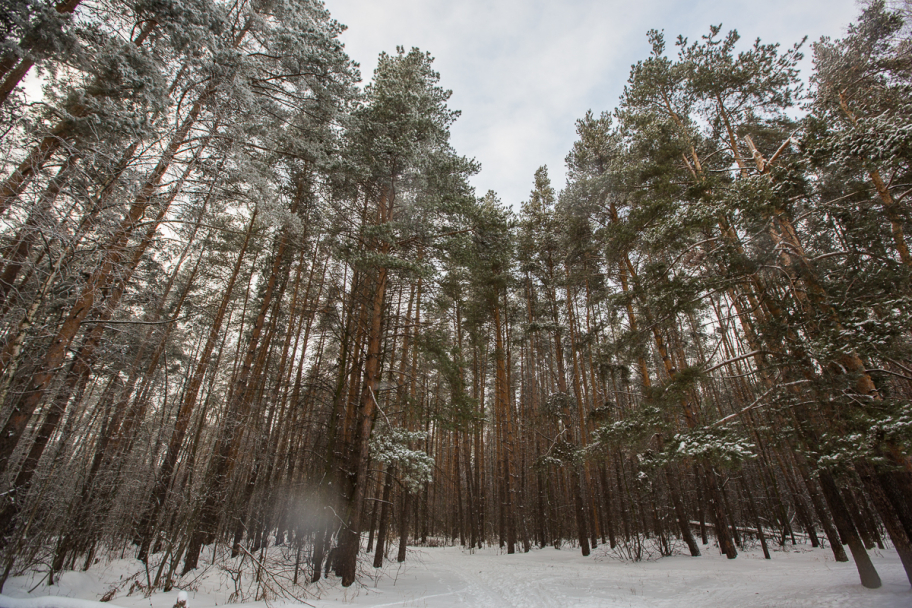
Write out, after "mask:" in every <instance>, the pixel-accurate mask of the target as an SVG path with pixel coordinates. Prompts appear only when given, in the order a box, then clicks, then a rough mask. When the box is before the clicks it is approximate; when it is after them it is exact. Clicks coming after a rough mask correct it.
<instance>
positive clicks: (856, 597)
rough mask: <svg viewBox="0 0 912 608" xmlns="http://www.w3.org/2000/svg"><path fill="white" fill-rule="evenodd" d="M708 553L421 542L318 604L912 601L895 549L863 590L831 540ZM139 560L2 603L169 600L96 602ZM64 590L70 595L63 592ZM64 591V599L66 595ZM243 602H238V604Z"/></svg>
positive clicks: (217, 593) (19, 607)
mask: <svg viewBox="0 0 912 608" xmlns="http://www.w3.org/2000/svg"><path fill="white" fill-rule="evenodd" d="M703 550H704V556H703V557H700V558H691V557H685V556H675V557H670V558H664V559H660V560H657V561H653V562H645V563H625V562H620V561H618V560H616V559H612V558H610V557H608V556H607V555H606V552H605V551H604V549H603V548H599V549H597V550H596V551H594V552H593V555H592V556H590V557H582V556H581V555H580V554H579V551H578V550H576V549H573V548H569V547H565V548H564V549H563V550H560V551H558V550H555V549H553V548H546V549H541V550H533V551H531V552H530V553H526V554H523V553H516V554H514V555H506V554H500V551H498V550H496V549H485V550H482V551H476V552H474V553H470V552H468V551H465V550H463V549H461V548H459V547H447V548H412V549H409V556H408V560H407V561H406V562H405V563H404V564H397V563H395V562H393V563H388V564H387V565H386V566H385V567H384V568H383V569H382V570H381V571H380V572H379V573H378V572H377V571H375V570H373V569H372V568H367V569H365V570H364V572H365V573H368V574H370V575H372V576H373V578H369V577H362V582H361V583H359V584H356V585H353V586H352V587H350V588H348V589H342V588H341V587H340V586H339V581H338V579H336V578H335V577H332V576H331V577H330V578H329V580H328V581H326V582H325V583H324V584H323V585H322V587H321V592H320V595H319V599H310V600H308V603H309V604H310V605H312V606H315V607H316V608H330V607H339V606H353V607H361V608H367V607H371V608H456V607H459V608H468V607H471V608H512V607H516V608H520V607H522V608H564V607H574V608H576V607H579V608H600V607H605V608H614V607H630V608H641V607H646V606H649V607H657V608H672V607H674V608H687V607H699V608H707V607H714V606H719V607H724V608H735V607H739V606H751V607H770V608H772V607H776V608H781V607H783V606H785V607H789V608H791V607H795V608H814V607H823V606H828V607H829V606H835V607H840V608H842V607H845V608H848V607H855V606H859V607H861V606H863V607H865V608H880V607H884V608H893V607H900V606H901V607H903V608H908V607H909V606H912V590H910V587H909V584H908V581H907V579H906V576H905V573H904V572H903V569H902V566H901V565H900V563H899V559H898V557H896V554H895V553H894V552H892V551H884V552H882V554H881V552H872V553H871V554H872V559H873V561H874V564H875V566H876V567H877V570H878V572H879V573H880V576H881V579H882V580H883V583H884V584H883V587H882V588H880V589H876V590H870V589H864V588H862V586H861V584H860V583H859V582H858V575H857V573H856V570H855V566H854V565H853V564H852V563H836V562H835V561H834V560H833V557H832V553H831V552H830V551H829V550H825V549H810V548H809V547H797V548H795V549H791V550H789V551H776V552H774V553H773V559H772V560H770V561H767V560H764V559H762V554H760V553H759V552H758V551H748V552H742V553H741V554H740V555H739V556H738V558H737V559H736V560H727V559H725V557H724V556H720V555H718V550H716V549H715V548H713V547H704V548H703ZM137 568H141V566H140V564H139V562H137V561H135V560H126V559H125V560H114V561H112V562H109V563H107V564H99V565H97V566H95V567H93V568H92V570H90V571H89V572H87V573H82V572H66V573H64V574H63V576H62V577H61V578H60V584H59V585H55V586H53V587H47V586H44V585H39V586H38V587H37V588H36V589H35V590H34V591H33V592H32V593H31V594H28V593H27V592H28V590H29V589H31V588H32V587H34V586H35V584H36V583H37V582H38V580H37V578H36V577H35V576H34V575H33V576H23V577H17V578H13V579H10V581H9V582H8V583H7V585H6V588H5V593H6V594H7V595H0V608H103V607H104V608H116V607H117V606H120V607H123V608H171V606H173V605H174V602H175V600H176V599H177V593H178V591H177V590H174V591H172V592H169V593H156V594H154V595H153V596H152V597H151V598H145V597H143V596H142V594H140V593H134V594H133V595H130V596H127V595H124V594H125V593H126V591H125V590H124V591H120V592H118V594H117V595H116V596H115V597H114V599H113V601H112V602H111V603H108V604H100V603H98V602H97V600H98V599H100V598H101V596H102V595H104V594H105V593H106V592H107V591H109V590H110V589H111V588H112V587H113V586H114V585H116V584H118V582H119V581H122V580H124V579H126V578H128V577H129V576H130V575H132V574H134V573H135V572H136V571H137ZM229 592H230V590H228V587H227V586H226V585H225V582H224V581H222V580H219V576H218V575H212V576H210V577H209V578H207V579H206V580H205V581H204V582H203V583H201V584H200V585H199V588H198V589H196V590H195V591H193V590H190V601H189V602H188V608H215V606H223V605H225V604H226V603H227V600H228V593H229ZM61 596H64V597H65V598H66V599H63V598H62V597H61ZM61 600H62V601H61ZM243 605H244V606H247V607H250V608H277V607H281V606H284V605H287V604H286V602H284V601H281V600H278V601H271V602H269V603H268V605H267V604H266V603H265V602H262V601H261V602H247V603H245V604H243ZM235 606H239V605H237V604H236V605H235Z"/></svg>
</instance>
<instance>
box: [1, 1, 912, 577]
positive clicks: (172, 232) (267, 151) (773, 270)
mask: <svg viewBox="0 0 912 608" xmlns="http://www.w3.org/2000/svg"><path fill="white" fill-rule="evenodd" d="M2 11H3V12H2V14H0V40H2V42H0V81H2V82H0V104H2V105H0V137H2V139H0V160H2V176H3V177H2V180H3V181H2V185H0V213H2V216H0V258H2V263H0V408H2V409H0V425H2V430H0V475H2V477H0V586H2V584H3V582H5V581H6V580H7V578H8V577H9V576H13V575H16V574H18V573H21V572H23V571H25V570H29V569H35V568H37V569H39V570H41V571H45V572H46V576H47V579H46V582H48V583H52V582H53V581H54V580H55V577H56V576H57V574H58V573H59V572H61V571H62V570H65V569H73V568H84V569H87V568H88V567H89V566H90V565H92V564H93V563H94V561H95V560H96V559H97V558H99V557H100V556H103V555H108V554H117V555H118V556H120V555H126V556H136V557H138V558H139V559H140V560H142V561H143V562H145V563H146V564H147V568H148V569H147V572H148V573H149V576H148V578H147V580H144V581H143V584H145V585H147V586H148V589H147V591H151V590H152V589H153V588H164V589H170V588H171V587H172V586H173V585H175V584H180V580H181V579H180V577H181V576H183V575H186V574H187V573H190V572H191V571H193V570H195V569H198V568H203V567H206V566H208V565H209V564H211V563H213V562H218V561H219V560H226V559H230V557H234V556H240V557H242V558H243V557H244V556H249V558H250V560H251V561H250V563H255V564H260V565H261V566H262V565H263V564H264V563H266V562H265V561H264V560H265V558H264V557H263V556H264V555H265V552H267V551H268V550H272V549H273V548H275V547H276V546H277V545H278V546H281V547H282V549H283V553H282V555H284V556H285V557H286V558H287V560H289V564H290V567H291V568H293V580H292V581H291V583H290V584H294V585H298V586H305V585H307V584H310V583H312V582H316V581H317V580H319V579H320V578H321V575H324V576H325V574H324V572H325V573H328V572H329V571H331V570H334V571H335V573H336V575H338V576H340V577H341V581H342V584H343V585H346V586H347V585H350V584H352V582H354V581H355V580H356V579H357V577H358V576H359V568H360V569H362V570H360V571H365V570H364V569H365V568H368V567H369V565H370V564H371V563H372V564H373V566H375V567H376V566H381V565H382V563H383V560H384V558H389V557H390V555H389V551H390V547H391V546H393V547H395V546H396V545H397V544H398V559H399V560H400V561H402V560H404V559H405V557H406V547H407V545H408V544H409V543H434V542H438V543H460V544H462V545H463V546H465V547H483V546H485V545H490V544H494V545H499V546H500V547H503V548H505V550H506V551H507V552H511V553H512V552H514V551H516V550H521V551H529V550H530V548H531V547H532V546H533V545H536V546H540V547H546V546H550V545H553V546H555V547H561V546H562V545H572V546H574V547H578V548H579V549H580V550H581V551H582V553H583V555H588V554H589V552H590V551H591V549H592V548H594V547H596V546H597V545H598V544H605V545H609V546H610V547H611V548H613V549H615V550H616V551H619V552H621V554H622V555H624V556H626V557H628V558H632V559H642V558H644V557H645V556H648V555H650V554H656V555H670V554H672V553H674V552H684V553H687V554H690V555H694V556H698V555H700V554H701V552H707V551H717V550H718V551H721V552H722V553H724V554H725V555H727V556H728V557H729V558H735V557H736V556H737V554H738V552H739V551H740V550H743V549H744V548H750V547H756V546H758V545H759V546H760V547H761V548H762V550H763V552H764V554H765V556H766V557H767V558H769V557H770V554H771V551H772V550H774V549H775V548H776V547H781V546H790V545H793V544H796V543H802V544H804V543H807V544H810V545H812V546H814V547H818V546H823V547H828V550H830V551H832V553H833V555H834V556H835V559H836V560H837V561H847V560H849V555H851V559H853V561H854V563H855V564H856V566H857V568H858V571H859V574H860V577H861V581H862V584H864V585H865V586H866V587H878V586H879V585H880V579H879V576H878V574H877V572H876V570H875V568H874V566H873V565H872V562H871V560H870V558H869V556H868V551H870V550H872V549H873V548H874V547H875V546H876V547H878V548H881V549H882V548H884V546H888V545H892V547H893V548H894V549H895V550H896V551H897V552H898V554H899V557H900V558H901V561H902V564H903V566H904V567H905V571H906V573H907V575H908V576H909V578H910V581H912V541H910V539H912V461H910V454H912V406H910V399H912V291H910V287H912V285H910V278H912V255H910V251H909V244H908V243H907V237H906V236H905V235H906V232H908V231H909V230H910V228H912V36H910V23H909V21H908V19H909V17H910V16H912V12H910V10H909V5H908V3H906V4H901V5H899V6H894V7H893V8H892V9H891V8H890V7H887V6H885V5H884V3H883V2H881V1H873V2H870V3H869V4H868V5H866V7H865V8H864V9H863V12H862V13H861V14H860V16H859V17H858V19H857V22H856V23H855V24H854V25H852V26H850V27H849V29H848V31H847V33H846V34H845V36H844V37H842V38H841V39H838V40H832V39H826V38H824V39H822V40H820V41H819V42H817V43H814V44H813V45H810V46H811V51H812V54H813V73H812V76H811V79H810V83H809V84H807V85H803V84H802V81H801V78H800V74H799V71H798V62H799V61H800V60H801V59H802V52H803V51H804V50H805V49H804V46H803V45H801V44H799V45H795V46H794V47H791V48H788V49H783V48H781V47H779V46H778V45H776V44H765V43H762V42H760V41H759V40H758V41H757V42H755V43H754V44H753V45H750V44H745V43H743V42H742V41H739V37H738V34H737V33H735V32H729V33H728V34H725V33H724V32H723V30H722V29H721V27H711V28H710V29H709V33H708V34H707V35H706V36H703V37H701V38H700V39H699V40H696V41H690V40H686V39H683V38H678V40H677V41H676V42H675V44H674V46H675V49H674V50H673V51H671V50H670V49H668V48H667V46H666V41H665V39H664V37H663V35H662V33H660V32H656V31H652V32H650V33H649V35H648V41H649V43H650V45H651V53H650V54H649V55H648V57H647V58H645V59H643V60H642V61H640V62H638V63H637V64H636V65H634V66H633V67H632V70H631V72H630V78H629V81H628V83H627V85H626V88H625V89H624V93H623V95H622V98H621V100H620V102H619V104H618V106H617V109H616V110H614V111H612V112H605V113H601V114H598V115H596V114H593V113H588V114H587V115H586V116H585V117H583V118H581V119H580V120H579V121H577V124H576V129H577V140H576V143H574V145H573V148H572V150H571V151H570V153H569V155H568V156H567V159H566V163H567V169H568V179H567V184H566V187H565V188H564V189H563V190H562V191H560V192H557V191H555V189H554V188H553V186H552V185H551V182H550V181H549V178H548V173H547V170H546V169H545V168H544V167H542V168H541V169H539V170H538V171H537V172H536V173H535V175H534V186H533V189H532V192H531V194H530V196H529V198H528V200H526V201H524V202H522V203H521V204H519V203H520V201H508V202H506V203H502V202H501V201H499V200H498V198H497V197H496V196H495V194H494V193H491V192H489V193H488V194H487V195H485V196H484V197H482V198H478V197H476V195H475V192H474V191H473V189H472V188H471V187H470V185H469V181H468V180H469V179H470V178H471V176H472V175H474V174H475V173H477V172H478V171H479V166H478V164H477V163H476V162H474V161H473V160H471V159H467V158H465V157H463V156H460V155H459V154H458V153H457V152H456V151H454V150H453V148H452V147H451V146H450V143H449V129H450V126H451V125H452V124H453V122H454V120H455V119H456V118H457V116H458V112H456V111H453V110H451V109H449V108H448V106H447V100H448V98H449V92H448V91H445V90H443V89H442V88H441V87H440V86H439V77H438V75H437V74H436V73H435V72H434V71H433V68H432V58H431V56H430V55H429V54H427V53H424V52H421V51H418V50H417V49H413V50H411V51H408V52H406V51H404V50H403V49H399V50H398V51H397V52H396V53H394V54H389V55H388V54H382V55H381V56H380V58H379V61H378V66H377V69H376V71H375V72H374V74H373V78H372V80H371V82H370V83H369V84H367V85H366V86H364V87H363V88H362V87H359V85H358V83H359V79H360V75H359V72H358V66H357V65H356V64H354V63H353V62H352V61H351V59H350V58H349V57H347V55H346V54H345V50H344V48H343V46H342V44H341V43H340V41H339V38H338V36H339V34H340V33H341V32H342V31H343V29H344V28H343V26H341V25H340V24H339V23H337V22H336V21H334V20H333V19H332V18H331V17H330V15H329V14H328V12H327V10H326V8H325V7H324V6H323V4H322V3H321V2H319V1H318V0H239V1H236V2H225V1H224V0H83V1H80V0H60V1H59V2H56V1H55V0H10V1H8V2H4V3H3V9H2ZM37 75H40V76H41V82H43V86H44V88H43V91H44V92H43V94H42V95H40V96H37V97H36V96H35V95H32V96H28V95H26V90H27V89H26V87H25V86H24V85H25V84H26V82H27V81H30V80H29V79H31V78H33V77H35V76H37ZM529 127H530V128H534V127H535V126H534V125H529ZM530 177H531V176H530ZM514 202H515V203H517V205H516V208H517V209H518V211H513V210H511V208H512V203H514ZM846 546H847V547H848V552H847V551H846ZM204 549H205V550H204Z"/></svg>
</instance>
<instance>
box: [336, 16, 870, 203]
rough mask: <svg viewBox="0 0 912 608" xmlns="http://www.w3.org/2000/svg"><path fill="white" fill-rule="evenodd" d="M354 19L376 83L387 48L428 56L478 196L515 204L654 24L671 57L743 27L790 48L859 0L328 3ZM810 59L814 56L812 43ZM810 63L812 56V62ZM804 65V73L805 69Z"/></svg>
mask: <svg viewBox="0 0 912 608" xmlns="http://www.w3.org/2000/svg"><path fill="white" fill-rule="evenodd" d="M326 5H327V8H328V9H329V10H330V12H331V13H332V15H333V16H334V17H335V18H336V19H337V20H339V21H341V22H342V23H344V24H346V25H347V26H348V31H346V32H345V33H344V34H343V35H342V39H343V41H344V42H345V45H346V48H347V50H348V53H349V55H350V56H351V57H352V58H353V59H354V60H355V61H358V62H359V63H360V64H361V73H362V77H363V78H364V80H365V81H369V80H370V78H371V75H372V74H373V70H374V67H375V66H376V63H377V61H376V58H377V55H378V54H379V53H380V52H381V51H387V52H389V53H392V52H394V51H395V48H396V45H401V46H404V47H406V49H409V48H411V47H413V46H417V47H418V48H420V49H422V50H425V51H430V53H431V54H432V55H433V56H434V57H435V58H436V61H435V64H434V65H435V67H436V69H437V71H438V72H440V76H441V84H442V85H443V86H444V87H446V88H448V89H452V91H453V96H452V97H451V98H450V107H451V108H453V109H457V110H461V111H462V117H461V118H460V119H459V120H458V121H457V122H456V124H455V125H454V127H453V129H452V143H453V146H454V147H455V148H456V150H457V151H458V152H459V153H460V154H463V155H465V156H469V157H474V158H475V159H476V160H478V161H480V162H481V165H482V169H481V174H480V175H478V176H477V177H475V178H474V179H473V185H474V186H475V188H476V190H477V193H478V195H482V194H484V193H485V192H486V191H487V190H489V189H490V190H494V191H496V192H497V193H498V195H499V196H500V198H501V200H502V201H503V202H504V203H507V204H509V205H512V206H514V207H517V208H518V204H519V202H520V201H522V200H525V199H526V198H527V197H528V194H529V191H530V190H531V188H532V176H533V173H534V171H535V169H536V168H538V167H539V166H541V165H548V169H549V172H550V174H551V179H552V181H553V182H554V185H555V187H557V188H562V187H563V185H564V181H565V169H564V158H565V157H566V155H567V152H568V151H569V150H570V146H571V145H572V144H573V141H574V139H575V131H574V121H575V120H576V119H577V118H580V117H581V116H582V115H583V114H584V113H585V112H586V110H588V109H592V110H593V111H595V112H596V113H598V112H601V111H602V110H612V109H613V108H614V107H615V106H616V105H617V101H618V97H619V96H620V94H621V92H622V90H623V87H624V83H625V82H626V80H627V76H628V74H629V71H630V66H631V64H633V63H635V62H636V61H638V60H640V59H644V58H646V56H647V55H648V53H649V46H648V44H647V42H646V32H647V30H649V29H650V28H656V29H660V30H664V31H665V38H666V41H667V42H668V46H669V47H670V50H671V51H672V52H673V51H674V47H673V42H674V40H675V38H677V36H678V34H682V35H684V36H686V37H688V38H690V39H691V40H694V39H698V38H699V37H700V36H701V35H703V34H705V33H707V32H708V30H709V25H710V24H719V23H721V24H722V25H723V30H724V31H727V30H729V29H736V30H738V32H739V33H740V34H741V37H742V43H744V44H750V43H752V42H753V40H754V39H755V38H757V37H760V38H761V39H762V40H763V41H764V42H779V43H781V44H782V46H784V47H785V46H791V45H792V44H793V43H795V42H797V41H799V40H801V38H802V37H803V36H805V35H806V36H807V37H808V42H811V41H814V40H817V39H819V38H820V37H821V36H831V37H838V36H840V35H841V34H842V33H843V32H844V31H845V28H846V26H847V25H848V24H849V23H850V22H851V21H852V20H854V19H855V18H856V16H857V13H858V7H857V5H856V3H855V0H764V1H763V2H756V1H751V2H747V1H743V0H729V1H728V2H720V1H718V0H688V1H687V2H683V1H680V0H679V1H674V0H557V1H554V0H552V1H549V2H543V1H540V0H487V1H482V0H326ZM806 55H808V56H809V55H810V49H808V52H807V53H806ZM805 64H806V67H807V68H809V66H810V64H809V61H808V60H805ZM807 72H808V69H806V70H805V73H807Z"/></svg>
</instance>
